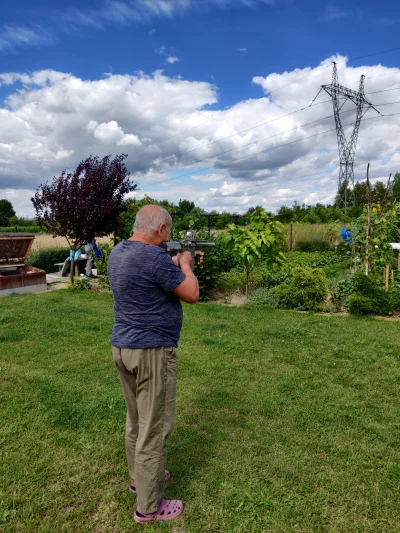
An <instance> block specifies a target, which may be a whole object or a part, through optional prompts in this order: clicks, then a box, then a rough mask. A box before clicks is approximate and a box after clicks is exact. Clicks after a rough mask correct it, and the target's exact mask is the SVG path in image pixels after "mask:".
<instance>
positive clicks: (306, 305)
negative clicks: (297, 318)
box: [276, 268, 327, 310]
mask: <svg viewBox="0 0 400 533" xmlns="http://www.w3.org/2000/svg"><path fill="white" fill-rule="evenodd" d="M292 274H293V276H292V279H291V280H290V281H289V282H288V283H283V284H282V285H279V286H278V287H277V288H276V290H277V295H278V299H279V305H281V306H282V307H287V308H294V309H302V310H308V309H310V310H315V309H320V308H321V306H322V304H323V302H324V300H325V298H326V296H327V287H326V284H327V279H326V276H325V274H324V272H323V271H322V270H321V269H320V268H314V269H312V270H308V269H305V268H294V269H293V271H292Z"/></svg>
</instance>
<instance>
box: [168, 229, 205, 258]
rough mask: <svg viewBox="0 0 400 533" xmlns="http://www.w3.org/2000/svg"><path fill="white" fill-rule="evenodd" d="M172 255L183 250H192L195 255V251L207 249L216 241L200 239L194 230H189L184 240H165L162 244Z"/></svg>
mask: <svg viewBox="0 0 400 533" xmlns="http://www.w3.org/2000/svg"><path fill="white" fill-rule="evenodd" d="M161 246H162V247H163V248H165V249H166V250H167V252H168V253H169V254H171V255H176V254H177V253H181V252H190V253H191V254H192V256H193V257H194V258H195V259H196V257H195V252H196V251H197V250H198V251H202V250H205V249H206V248H211V247H212V246H215V242H208V241H199V240H197V235H196V233H195V232H194V231H187V232H186V235H185V238H184V239H183V241H170V242H164V243H162V245H161Z"/></svg>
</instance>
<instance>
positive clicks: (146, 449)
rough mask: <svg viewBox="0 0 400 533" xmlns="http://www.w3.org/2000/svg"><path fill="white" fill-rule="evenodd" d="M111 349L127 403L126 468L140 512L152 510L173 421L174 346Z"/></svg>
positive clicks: (160, 488) (157, 497)
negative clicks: (134, 486) (132, 482)
mask: <svg viewBox="0 0 400 533" xmlns="http://www.w3.org/2000/svg"><path fill="white" fill-rule="evenodd" d="M118 351H119V353H120V355H119V357H118V353H117V354H115V352H118ZM113 353H114V360H115V361H116V365H117V367H118V370H119V372H120V378H121V383H122V388H123V391H124V396H125V402H126V404H127V434H128V433H129V435H130V438H129V439H128V438H127V441H126V442H127V456H128V465H129V472H130V475H131V478H132V479H134V481H135V485H136V492H137V498H138V506H139V509H140V510H141V512H143V513H153V512H155V511H157V509H158V507H159V505H160V500H161V496H162V492H163V488H164V469H165V463H166V440H167V438H168V437H169V435H170V434H171V432H172V430H173V427H174V422H175V399H176V377H177V358H176V350H175V348H173V347H157V348H145V349H140V350H129V349H121V350H119V349H118V348H113ZM116 355H117V356H116ZM118 361H119V364H118ZM119 365H120V366H119ZM121 370H122V371H121ZM127 374H128V375H130V376H131V377H132V378H134V381H135V385H132V380H130V379H129V377H128V375H127ZM135 387H136V388H135ZM135 400H136V402H135ZM128 404H129V405H130V407H129V408H128ZM131 404H133V405H134V407H132V405H131ZM135 409H136V411H135ZM128 418H129V422H128ZM128 428H129V431H128ZM133 443H134V444H133ZM128 446H129V448H128ZM133 447H135V455H134V458H132V451H133ZM132 465H133V466H132ZM131 467H133V472H132V471H131Z"/></svg>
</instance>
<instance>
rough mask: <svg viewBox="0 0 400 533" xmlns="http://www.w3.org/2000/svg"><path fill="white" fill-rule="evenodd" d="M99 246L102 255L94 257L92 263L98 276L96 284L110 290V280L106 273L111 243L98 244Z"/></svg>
mask: <svg viewBox="0 0 400 533" xmlns="http://www.w3.org/2000/svg"><path fill="white" fill-rule="evenodd" d="M99 248H100V250H101V253H102V257H100V258H99V257H95V260H94V264H95V266H96V269H97V275H98V276H99V281H98V284H99V286H100V287H101V288H102V289H107V290H111V286H110V280H109V278H108V273H107V265H108V259H109V257H110V254H111V251H112V249H113V245H112V243H111V241H110V243H109V244H100V245H99Z"/></svg>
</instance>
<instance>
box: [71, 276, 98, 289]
mask: <svg viewBox="0 0 400 533" xmlns="http://www.w3.org/2000/svg"><path fill="white" fill-rule="evenodd" d="M67 288H68V289H74V290H78V291H88V290H89V289H91V288H92V284H91V282H90V280H89V279H88V278H80V277H75V278H74V282H73V283H72V284H71V282H68V283H67Z"/></svg>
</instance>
